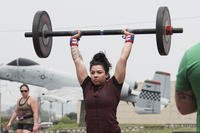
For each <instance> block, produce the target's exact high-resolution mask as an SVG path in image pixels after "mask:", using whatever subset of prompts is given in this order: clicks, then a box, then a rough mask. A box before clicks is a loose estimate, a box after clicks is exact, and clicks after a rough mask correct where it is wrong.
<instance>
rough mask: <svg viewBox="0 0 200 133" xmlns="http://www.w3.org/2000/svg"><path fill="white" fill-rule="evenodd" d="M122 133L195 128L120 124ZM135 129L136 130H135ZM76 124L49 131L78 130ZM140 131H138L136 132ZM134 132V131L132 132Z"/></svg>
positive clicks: (164, 132) (147, 132)
mask: <svg viewBox="0 0 200 133" xmlns="http://www.w3.org/2000/svg"><path fill="white" fill-rule="evenodd" d="M120 127H121V129H122V133H172V132H181V131H182V132H195V130H196V128H195V127H192V128H189V127H187V128H184V127H181V128H165V126H164V125H153V124H152V125H150V124H149V125H148V124H147V125H136V124H121V125H120ZM135 127H137V128H135ZM79 128H80V127H79V126H78V125H77V124H58V125H54V126H53V127H51V130H54V131H55V130H59V129H79ZM133 128H134V129H136V130H134V129H133ZM137 129H138V130H139V129H140V131H138V130H137ZM133 130H134V131H133Z"/></svg>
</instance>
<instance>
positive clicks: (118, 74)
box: [114, 31, 133, 84]
mask: <svg viewBox="0 0 200 133" xmlns="http://www.w3.org/2000/svg"><path fill="white" fill-rule="evenodd" d="M124 33H125V35H128V34H131V33H129V32H127V31H124ZM132 45H133V43H132V42H125V44H124V47H123V48H122V51H121V55H120V58H119V60H118V62H117V64H116V68H115V73H114V76H115V78H116V80H117V81H118V82H119V83H120V84H121V83H123V82H124V80H125V75H126V64H127V60H128V57H129V55H130V52H131V49H132Z"/></svg>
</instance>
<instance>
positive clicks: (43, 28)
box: [24, 7, 183, 58]
mask: <svg viewBox="0 0 200 133" xmlns="http://www.w3.org/2000/svg"><path fill="white" fill-rule="evenodd" d="M128 31H129V32H131V33H134V34H156V41H157V48H158V52H159V54H160V55H168V53H169V50H170V46H171V35H172V34H173V33H183V28H173V27H172V26H171V19H170V14H169V10H168V8H167V7H160V8H159V9H158V11H157V18H156V28H151V29H129V30H128ZM76 33H77V31H52V26H51V20H50V17H49V15H48V13H47V12H46V11H37V12H36V14H35V16H34V19H33V25H32V32H25V34H24V35H25V37H32V38H33V44H34V49H35V52H36V54H37V55H38V56H39V57H41V58H46V57H48V56H49V54H50V52H51V48H52V41H53V39H52V37H59V36H73V35H75V34H76ZM122 34H124V32H123V30H122V29H114V30H85V31H84V30H83V31H81V36H97V35H122Z"/></svg>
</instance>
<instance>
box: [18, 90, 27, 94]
mask: <svg viewBox="0 0 200 133" xmlns="http://www.w3.org/2000/svg"><path fill="white" fill-rule="evenodd" d="M20 91H21V93H23V92H28V90H20Z"/></svg>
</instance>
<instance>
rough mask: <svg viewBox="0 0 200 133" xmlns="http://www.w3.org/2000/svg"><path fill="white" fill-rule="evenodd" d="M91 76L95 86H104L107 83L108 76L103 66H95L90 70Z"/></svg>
mask: <svg viewBox="0 0 200 133" xmlns="http://www.w3.org/2000/svg"><path fill="white" fill-rule="evenodd" d="M90 76H91V80H92V82H93V84H94V85H102V84H103V83H104V82H105V81H106V78H107V77H108V74H106V72H105V70H104V67H103V66H102V65H93V66H92V67H91V70H90Z"/></svg>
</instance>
